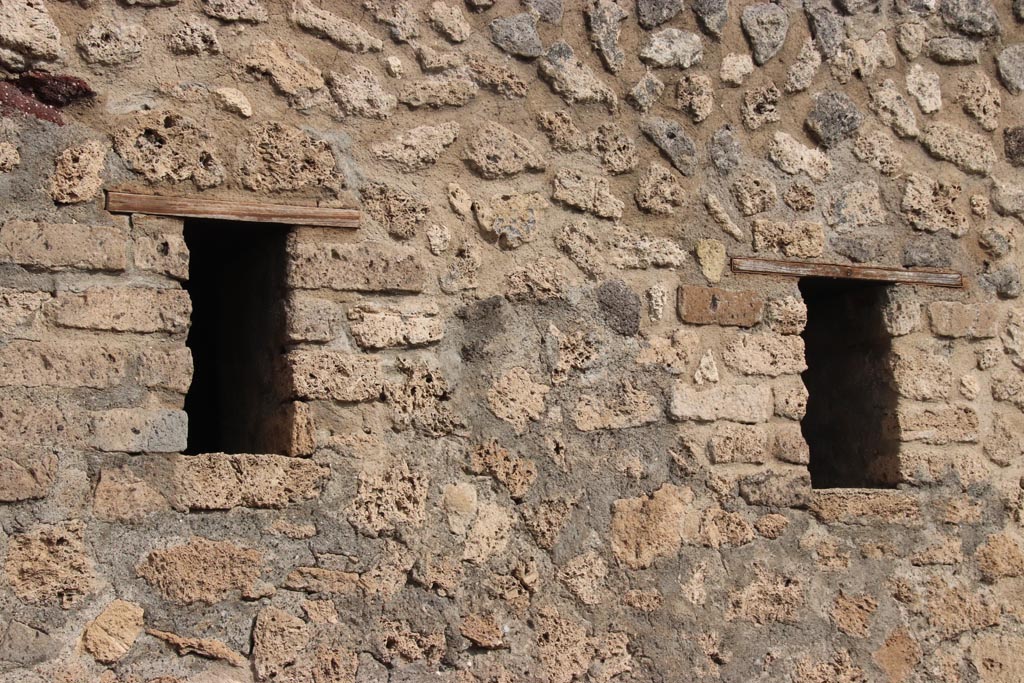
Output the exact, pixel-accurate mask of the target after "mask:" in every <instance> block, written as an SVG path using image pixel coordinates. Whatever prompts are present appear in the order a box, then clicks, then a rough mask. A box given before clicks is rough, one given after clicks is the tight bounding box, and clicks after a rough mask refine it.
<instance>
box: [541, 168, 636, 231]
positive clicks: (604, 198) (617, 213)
mask: <svg viewBox="0 0 1024 683" xmlns="http://www.w3.org/2000/svg"><path fill="white" fill-rule="evenodd" d="M553 184H554V190H553V192H552V195H551V196H552V197H553V198H554V199H555V201H558V202H562V203H564V204H567V205H569V206H571V207H574V208H577V209H580V210H581V211H586V212H587V213H591V214H593V215H595V216H598V217H599V218H616V219H617V218H622V209H623V208H624V207H625V205H624V204H623V203H622V201H621V200H619V199H617V198H616V197H615V196H614V195H613V194H612V193H611V188H610V186H609V184H608V180H607V179H606V178H603V177H601V176H589V175H586V174H584V173H582V172H580V171H577V170H574V169H570V168H561V169H559V170H558V171H557V172H556V173H555V177H554V180H553Z"/></svg>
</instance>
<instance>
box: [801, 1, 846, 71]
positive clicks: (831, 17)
mask: <svg viewBox="0 0 1024 683" xmlns="http://www.w3.org/2000/svg"><path fill="white" fill-rule="evenodd" d="M804 13H805V14H806V15H807V22H808V23H809V24H810V27H811V35H812V36H813V37H814V42H815V44H816V45H817V47H818V50H819V51H820V52H821V56H822V57H823V58H825V59H832V58H833V57H834V56H835V55H836V52H838V51H839V48H840V47H841V46H842V43H843V41H844V40H845V38H846V25H845V22H844V20H843V18H842V17H841V16H839V13H838V12H836V11H835V9H833V7H832V4H831V3H828V2H811V3H807V4H805V5H804Z"/></svg>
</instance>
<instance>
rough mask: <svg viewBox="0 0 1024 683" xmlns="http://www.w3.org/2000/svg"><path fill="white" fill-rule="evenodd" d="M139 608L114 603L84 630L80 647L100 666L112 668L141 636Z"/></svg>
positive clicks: (122, 603) (118, 601)
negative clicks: (108, 665) (110, 665)
mask: <svg viewBox="0 0 1024 683" xmlns="http://www.w3.org/2000/svg"><path fill="white" fill-rule="evenodd" d="M142 615H143V611H142V608H141V607H139V606H138V605H136V604H134V603H131V602H126V601H124V600H114V601H113V602H112V603H110V604H109V605H107V606H106V607H105V608H104V609H103V611H102V612H100V614H99V616H98V617H96V619H95V620H93V621H91V622H90V623H89V625H88V626H86V627H85V632H84V633H83V634H82V646H83V647H84V648H85V649H86V650H87V651H88V652H89V654H91V655H92V656H93V659H95V660H96V661H97V662H100V663H102V664H113V663H114V662H116V661H118V660H119V659H121V658H122V657H124V656H125V655H126V654H128V651H129V650H131V648H132V645H133V644H134V643H135V639H136V638H138V637H139V634H140V633H142Z"/></svg>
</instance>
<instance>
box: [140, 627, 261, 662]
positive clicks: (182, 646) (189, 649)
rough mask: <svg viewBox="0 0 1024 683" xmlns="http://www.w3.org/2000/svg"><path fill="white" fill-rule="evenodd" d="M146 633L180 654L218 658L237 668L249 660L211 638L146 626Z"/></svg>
mask: <svg viewBox="0 0 1024 683" xmlns="http://www.w3.org/2000/svg"><path fill="white" fill-rule="evenodd" d="M146 633H147V634H148V635H151V636H153V637H154V638H159V639H160V640H162V641H164V642H165V643H167V644H168V645H170V646H171V647H172V648H174V651H175V652H177V653H178V654H179V655H180V656H185V655H196V656H197V657H202V658H204V659H213V660H219V661H222V662H227V663H228V664H230V665H231V666H234V667H237V668H239V669H241V668H248V666H249V660H248V659H247V658H246V657H243V656H242V655H240V654H238V653H237V652H235V651H234V650H232V649H231V648H230V647H228V646H227V645H225V644H224V643H223V642H221V641H219V640H216V639H213V638H189V637H187V636H180V635H178V634H177V633H171V632H170V631H161V630H159V629H155V628H147V629H146Z"/></svg>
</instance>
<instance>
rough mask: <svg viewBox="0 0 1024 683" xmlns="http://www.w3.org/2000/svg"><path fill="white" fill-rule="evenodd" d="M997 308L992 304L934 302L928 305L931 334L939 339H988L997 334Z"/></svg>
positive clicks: (998, 315) (998, 314) (998, 316)
mask: <svg viewBox="0 0 1024 683" xmlns="http://www.w3.org/2000/svg"><path fill="white" fill-rule="evenodd" d="M999 318H1000V313H999V307H998V306H996V305H994V304H982V303H973V304H962V303H959V302H956V301H934V302H932V303H930V304H928V320H929V321H930V322H931V326H932V332H933V333H935V334H936V335H937V336H939V337H954V338H961V337H965V338H967V339H990V338H992V337H994V336H996V334H997V333H998V327H999Z"/></svg>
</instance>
